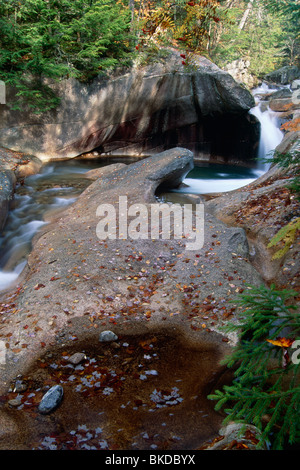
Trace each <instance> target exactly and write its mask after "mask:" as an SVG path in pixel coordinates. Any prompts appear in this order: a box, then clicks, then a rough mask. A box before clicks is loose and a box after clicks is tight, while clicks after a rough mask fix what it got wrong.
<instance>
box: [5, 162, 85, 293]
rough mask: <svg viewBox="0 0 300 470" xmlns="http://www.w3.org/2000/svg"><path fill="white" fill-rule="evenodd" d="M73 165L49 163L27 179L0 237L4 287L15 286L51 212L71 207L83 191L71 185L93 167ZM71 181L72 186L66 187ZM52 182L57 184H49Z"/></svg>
mask: <svg viewBox="0 0 300 470" xmlns="http://www.w3.org/2000/svg"><path fill="white" fill-rule="evenodd" d="M69 166H70V168H69V169H67V168H66V167H61V166H56V165H49V166H46V167H44V169H43V170H42V171H41V173H39V174H37V175H33V176H30V177H28V178H26V180H25V185H24V187H22V186H20V187H19V188H18V189H17V192H16V194H15V197H14V207H13V208H12V210H11V211H10V213H9V216H8V219H7V222H6V225H5V228H4V231H3V233H2V235H1V237H0V290H5V289H7V288H8V287H11V286H12V285H13V284H14V283H15V282H16V281H17V279H18V277H19V276H20V274H21V273H22V271H23V269H24V267H25V266H26V264H27V261H26V259H27V255H28V253H29V251H30V249H31V242H32V239H33V237H34V236H35V235H36V233H37V232H38V231H39V230H40V229H41V227H43V226H44V225H45V224H47V222H45V220H44V215H45V213H47V212H50V211H55V210H58V209H60V208H62V207H67V206H68V205H69V204H71V203H72V202H74V201H75V200H76V196H77V195H78V193H79V192H80V190H79V189H78V188H74V187H72V185H71V183H70V182H71V181H72V180H74V181H76V178H77V183H78V178H80V177H81V176H84V172H85V171H88V170H89V168H88V167H86V166H85V168H82V167H80V165H78V166H72V165H69ZM66 180H69V184H70V186H63V185H64V184H66ZM47 181H50V182H51V181H52V182H53V185H54V187H51V186H50V184H49V186H50V187H47Z"/></svg>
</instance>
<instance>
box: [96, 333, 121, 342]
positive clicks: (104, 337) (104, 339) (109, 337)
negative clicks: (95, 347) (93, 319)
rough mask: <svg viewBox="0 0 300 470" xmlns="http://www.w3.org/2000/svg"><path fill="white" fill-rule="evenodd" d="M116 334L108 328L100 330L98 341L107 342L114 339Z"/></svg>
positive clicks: (116, 337)
mask: <svg viewBox="0 0 300 470" xmlns="http://www.w3.org/2000/svg"><path fill="white" fill-rule="evenodd" d="M117 339H118V336H117V335H116V334H115V333H114V332H113V331H110V330H106V331H102V332H101V333H100V336H99V341H100V342H101V343H104V342H108V341H116V340H117Z"/></svg>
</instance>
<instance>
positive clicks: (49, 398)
mask: <svg viewBox="0 0 300 470" xmlns="http://www.w3.org/2000/svg"><path fill="white" fill-rule="evenodd" d="M63 393H64V391H63V388H62V386H61V385H54V386H53V387H51V388H50V389H49V390H48V392H47V393H45V395H44V396H43V398H42V400H41V402H40V404H39V412H40V413H42V414H48V413H51V411H53V410H54V409H55V408H56V407H57V406H58V405H59V404H60V402H61V400H62V397H63Z"/></svg>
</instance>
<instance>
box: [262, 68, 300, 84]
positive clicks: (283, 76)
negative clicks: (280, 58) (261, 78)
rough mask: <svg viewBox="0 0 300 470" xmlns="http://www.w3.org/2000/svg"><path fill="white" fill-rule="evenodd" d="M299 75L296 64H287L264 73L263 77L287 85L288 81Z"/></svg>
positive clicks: (299, 70) (299, 71)
mask: <svg viewBox="0 0 300 470" xmlns="http://www.w3.org/2000/svg"><path fill="white" fill-rule="evenodd" d="M299 77H300V69H299V67H297V66H296V65H291V66H289V65H287V66H285V67H281V68H280V69H278V70H275V71H274V72H270V73H268V74H267V75H266V77H265V79H266V80H268V81H270V82H273V83H278V84H280V85H288V83H290V82H292V81H293V80H296V79H298V78H299Z"/></svg>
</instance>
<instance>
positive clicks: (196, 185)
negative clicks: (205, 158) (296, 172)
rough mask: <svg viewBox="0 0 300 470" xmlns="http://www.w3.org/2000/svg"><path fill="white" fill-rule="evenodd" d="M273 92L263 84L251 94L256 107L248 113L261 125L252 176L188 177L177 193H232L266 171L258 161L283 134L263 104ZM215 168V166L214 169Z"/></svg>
mask: <svg viewBox="0 0 300 470" xmlns="http://www.w3.org/2000/svg"><path fill="white" fill-rule="evenodd" d="M275 91H277V89H270V88H269V87H268V86H267V85H266V84H265V83H263V84H262V85H261V86H260V87H258V88H256V89H255V90H253V92H252V93H253V96H254V98H255V101H256V106H255V107H254V108H252V109H251V110H250V113H251V114H252V115H254V116H256V118H257V119H258V120H259V122H260V124H261V134H260V141H259V150H258V155H257V158H258V164H257V168H256V169H254V170H252V175H250V177H249V176H248V175H247V174H246V173H245V175H244V177H242V176H241V175H239V176H238V177H236V178H234V177H233V178H230V177H228V174H224V179H223V177H222V175H221V174H216V176H217V177H216V178H215V179H212V178H209V179H205V178H201V177H197V178H196V179H194V178H192V177H189V176H188V177H187V178H185V180H184V181H183V183H184V184H185V185H187V186H188V187H184V188H181V189H180V190H179V192H184V193H193V194H210V193H220V192H226V191H232V190H234V189H239V188H241V187H243V186H246V185H247V184H250V183H252V182H253V181H255V180H256V179H257V178H259V177H260V176H261V175H263V174H264V173H265V172H266V171H267V170H268V168H269V163H263V162H260V161H259V160H260V159H262V160H263V159H265V158H270V157H271V156H272V153H273V152H274V150H275V148H276V147H277V146H278V145H279V144H280V142H281V140H282V138H283V132H281V130H280V124H279V122H278V119H277V117H276V113H274V112H273V111H272V110H271V109H270V108H269V106H268V105H267V103H265V102H263V96H264V95H266V94H269V93H273V92H275ZM216 167H217V165H216V166H215V168H216ZM229 173H230V171H229Z"/></svg>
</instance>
